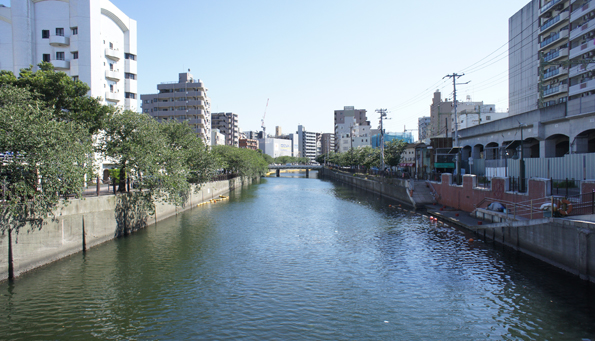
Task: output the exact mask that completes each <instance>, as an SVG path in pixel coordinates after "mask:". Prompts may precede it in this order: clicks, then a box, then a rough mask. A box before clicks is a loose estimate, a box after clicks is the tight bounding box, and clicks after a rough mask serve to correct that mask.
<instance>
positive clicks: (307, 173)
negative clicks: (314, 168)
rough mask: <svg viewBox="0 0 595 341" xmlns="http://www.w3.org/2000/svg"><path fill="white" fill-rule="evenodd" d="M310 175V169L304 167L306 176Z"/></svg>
mask: <svg viewBox="0 0 595 341" xmlns="http://www.w3.org/2000/svg"><path fill="white" fill-rule="evenodd" d="M309 177H310V169H308V168H306V178H309Z"/></svg>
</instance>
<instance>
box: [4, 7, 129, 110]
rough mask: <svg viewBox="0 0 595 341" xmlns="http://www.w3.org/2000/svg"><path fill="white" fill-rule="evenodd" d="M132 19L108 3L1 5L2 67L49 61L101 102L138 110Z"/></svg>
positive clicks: (12, 68)
mask: <svg viewBox="0 0 595 341" xmlns="http://www.w3.org/2000/svg"><path fill="white" fill-rule="evenodd" d="M136 34H137V33H136V21H135V20H132V19H130V18H129V17H128V16H126V15H125V14H124V13H123V12H122V11H120V10H119V9H118V8H117V7H116V6H114V5H113V4H112V3H111V2H109V1H108V0H68V1H64V0H63V1H55V0H12V1H11V7H5V6H0V69H2V70H8V71H12V72H13V73H14V74H15V75H18V74H19V71H20V70H21V69H23V68H27V67H29V66H30V65H34V66H36V65H37V64H39V63H40V62H42V61H47V62H50V63H52V64H53V65H54V68H55V70H56V71H63V72H65V73H66V74H67V75H69V76H70V77H72V78H73V79H75V80H80V81H82V82H85V83H87V84H88V85H89V87H90V88H91V89H90V91H89V95H90V96H92V97H101V98H102V100H103V104H109V105H118V106H121V107H123V108H124V109H130V110H134V111H136V110H137V109H138V103H137V102H138V100H137V65H136V59H137V48H136Z"/></svg>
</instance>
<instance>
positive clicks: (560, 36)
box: [539, 30, 568, 50]
mask: <svg viewBox="0 0 595 341" xmlns="http://www.w3.org/2000/svg"><path fill="white" fill-rule="evenodd" d="M564 38H568V30H563V31H560V32H556V33H554V34H552V35H551V36H549V37H548V38H546V39H545V40H544V41H542V42H541V44H539V49H540V50H542V49H544V48H546V47H548V46H550V45H552V44H554V43H556V42H560V41H561V40H562V39H564Z"/></svg>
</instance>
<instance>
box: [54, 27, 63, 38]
mask: <svg viewBox="0 0 595 341" xmlns="http://www.w3.org/2000/svg"><path fill="white" fill-rule="evenodd" d="M56 35H57V36H59V37H64V28H63V27H56Z"/></svg>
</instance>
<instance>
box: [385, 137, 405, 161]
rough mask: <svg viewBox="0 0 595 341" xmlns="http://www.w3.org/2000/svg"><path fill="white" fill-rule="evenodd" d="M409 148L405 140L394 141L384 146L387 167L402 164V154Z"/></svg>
mask: <svg viewBox="0 0 595 341" xmlns="http://www.w3.org/2000/svg"><path fill="white" fill-rule="evenodd" d="M406 147H407V142H405V141H404V140H399V139H394V140H392V141H390V142H388V143H387V144H386V145H385V146H384V163H385V164H386V165H387V166H391V167H396V166H398V165H399V163H401V154H403V151H404V150H405V148H406Z"/></svg>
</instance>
